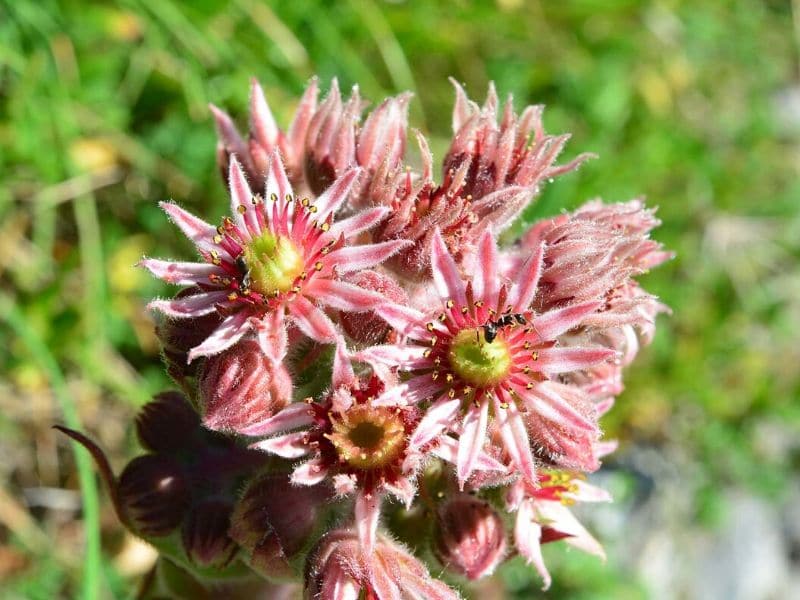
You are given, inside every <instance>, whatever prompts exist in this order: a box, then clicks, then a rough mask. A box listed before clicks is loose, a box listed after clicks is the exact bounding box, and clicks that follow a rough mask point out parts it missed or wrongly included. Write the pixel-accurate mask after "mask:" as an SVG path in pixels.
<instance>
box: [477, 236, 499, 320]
mask: <svg viewBox="0 0 800 600" xmlns="http://www.w3.org/2000/svg"><path fill="white" fill-rule="evenodd" d="M476 266H477V269H476V271H475V276H474V277H473V279H472V285H473V288H474V290H475V297H476V298H479V299H482V300H483V301H484V302H486V304H488V305H489V306H494V304H495V302H496V301H497V281H498V279H497V266H498V265H497V243H496V242H495V241H494V237H493V236H492V232H491V230H490V229H487V230H486V231H484V232H483V234H482V235H481V238H480V240H478V264H477V265H476Z"/></svg>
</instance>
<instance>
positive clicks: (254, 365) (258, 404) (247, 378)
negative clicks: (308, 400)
mask: <svg viewBox="0 0 800 600" xmlns="http://www.w3.org/2000/svg"><path fill="white" fill-rule="evenodd" d="M198 383H199V398H200V404H201V409H202V411H203V424H204V425H205V426H206V427H208V428H209V429H213V430H216V431H233V432H236V431H240V430H242V429H243V428H245V427H247V426H248V425H251V424H253V423H256V422H259V421H263V420H264V419H267V418H269V417H271V416H272V415H274V414H275V413H277V412H278V411H279V410H281V409H282V408H283V407H285V406H286V405H287V404H288V403H289V401H290V400H291V396H292V379H291V376H290V375H289V372H288V371H287V370H286V368H285V367H284V366H283V365H282V364H280V363H277V362H275V361H273V360H272V359H271V358H269V357H268V356H266V355H265V354H264V353H263V352H262V351H261V347H260V346H259V345H258V343H257V342H255V341H253V340H245V341H242V342H239V343H238V344H236V345H235V346H233V347H232V348H230V349H228V350H226V351H225V352H222V353H221V354H217V355H215V356H212V357H209V358H208V359H207V360H206V362H205V364H204V365H203V367H202V370H201V371H200V375H199V381H198Z"/></svg>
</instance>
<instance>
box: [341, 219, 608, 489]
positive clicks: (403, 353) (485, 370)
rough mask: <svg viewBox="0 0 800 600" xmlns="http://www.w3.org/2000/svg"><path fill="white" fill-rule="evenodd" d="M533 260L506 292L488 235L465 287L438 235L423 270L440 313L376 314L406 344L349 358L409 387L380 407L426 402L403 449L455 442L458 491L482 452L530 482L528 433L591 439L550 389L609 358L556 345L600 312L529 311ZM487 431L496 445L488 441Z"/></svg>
mask: <svg viewBox="0 0 800 600" xmlns="http://www.w3.org/2000/svg"><path fill="white" fill-rule="evenodd" d="M542 253H543V249H542V248H540V249H539V250H538V252H536V253H535V254H533V255H531V256H530V259H529V260H528V261H527V262H526V263H523V265H522V266H521V268H520V270H519V271H518V272H517V273H516V274H515V275H514V276H513V277H512V278H511V279H512V280H513V281H514V282H515V283H513V284H511V285H506V284H501V281H500V274H499V272H498V269H499V265H498V250H497V245H496V243H495V241H494V239H493V237H492V235H491V232H489V231H487V232H486V233H484V235H483V236H482V237H481V240H480V243H479V246H478V249H477V267H476V270H475V274H474V276H473V277H472V278H471V279H470V280H469V281H468V282H466V284H465V282H464V281H463V280H462V279H461V276H460V274H459V271H458V269H457V267H456V264H455V262H454V260H453V257H452V256H451V255H450V254H449V253H448V252H447V250H446V249H445V245H444V241H443V240H442V237H441V235H440V234H439V233H438V232H437V233H436V234H435V235H434V238H433V244H432V248H431V266H432V269H433V281H434V284H435V287H436V291H437V293H438V296H439V302H440V303H441V310H437V311H435V312H422V311H419V310H416V309H413V308H410V307H404V306H398V305H392V304H386V305H382V306H380V307H378V308H377V309H376V312H378V314H380V315H381V316H382V317H383V318H384V319H386V320H387V322H389V323H390V324H391V325H392V326H393V327H394V328H395V329H396V330H397V332H398V333H399V334H400V335H402V336H405V343H399V344H395V345H386V346H375V347H373V348H368V349H366V350H363V351H361V352H360V353H358V354H357V355H356V357H357V358H359V359H361V360H364V361H366V362H369V363H371V364H373V365H374V368H376V369H381V368H383V369H385V368H387V367H394V366H397V367H399V368H400V369H401V370H403V371H407V372H408V374H409V379H408V380H407V381H405V382H404V383H403V384H402V385H401V386H397V387H395V388H394V389H392V390H389V391H388V392H387V393H386V394H384V398H382V399H381V402H388V403H393V402H402V401H405V402H408V403H411V404H417V403H421V402H427V401H428V400H431V404H430V406H429V407H428V408H427V409H426V410H425V415H424V416H423V418H422V420H421V421H420V423H419V425H418V427H417V429H416V430H415V431H414V433H413V435H412V436H411V441H410V445H411V449H412V450H417V449H420V448H422V447H424V446H425V445H426V444H428V443H429V442H431V441H433V440H440V441H441V440H447V439H449V436H448V435H444V434H446V433H448V432H449V433H453V434H456V435H458V444H457V451H456V456H455V462H456V471H457V476H458V480H459V483H460V485H461V486H462V487H463V485H464V482H465V481H466V479H467V478H468V477H469V476H470V474H471V473H472V471H473V470H474V469H475V467H476V464H477V461H478V460H479V457H480V456H481V452H482V451H483V448H484V445H485V444H486V443H487V442H490V443H492V444H497V445H499V447H500V448H501V449H502V450H504V451H505V452H506V453H507V455H508V456H509V458H510V462H511V464H512V465H513V466H514V467H515V469H516V471H517V472H518V473H519V474H521V475H522V476H523V477H525V478H526V479H527V480H528V481H529V482H535V481H536V474H535V466H534V457H533V454H532V451H531V442H530V437H529V434H528V429H529V427H530V423H537V424H538V425H537V426H539V427H544V428H548V429H549V428H553V427H559V428H562V429H566V430H581V431H585V432H587V434H586V435H587V436H588V437H590V438H596V437H597V435H598V429H597V423H596V419H595V418H594V415H592V414H591V413H590V414H586V413H585V412H582V411H581V410H578V408H577V407H576V406H574V405H573V403H572V402H571V400H572V399H571V397H570V396H568V395H565V394H564V393H562V392H563V390H562V388H559V387H558V386H557V385H554V384H553V383H552V382H551V380H552V378H553V377H554V376H557V375H559V374H563V373H569V372H571V371H575V370H580V369H586V368H589V367H591V366H593V365H596V364H599V363H601V362H603V361H605V360H608V359H609V358H611V357H612V356H613V355H614V352H613V351H612V350H608V349H605V348H597V347H570V348H564V347H560V346H559V343H558V338H559V336H561V335H562V334H564V333H565V332H567V331H569V330H571V329H573V328H576V327H579V326H580V325H581V324H582V323H583V321H584V320H585V319H586V318H587V316H589V315H591V314H592V313H593V312H594V311H595V310H596V309H597V308H598V307H599V306H600V303H599V302H596V301H595V302H585V303H581V304H574V305H568V306H565V307H562V308H559V309H557V310H551V311H546V312H534V311H532V310H531V309H530V306H531V304H532V303H533V301H534V298H535V296H536V293H537V289H538V281H539V274H540V272H541V266H542V264H541V263H542ZM526 420H527V421H528V424H529V425H528V427H526ZM490 426H491V430H492V432H493V433H496V434H497V435H496V436H494V435H493V436H491V437H487V431H488V430H489V429H490Z"/></svg>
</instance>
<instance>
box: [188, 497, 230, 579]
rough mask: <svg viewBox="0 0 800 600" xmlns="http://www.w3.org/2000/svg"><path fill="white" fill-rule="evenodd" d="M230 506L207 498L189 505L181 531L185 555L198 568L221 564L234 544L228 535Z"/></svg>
mask: <svg viewBox="0 0 800 600" xmlns="http://www.w3.org/2000/svg"><path fill="white" fill-rule="evenodd" d="M232 511H233V506H232V504H231V503H230V502H226V501H224V500H213V499H212V500H207V501H205V502H202V503H201V504H198V505H197V506H195V507H193V508H192V510H191V511H190V512H189V515H188V517H187V519H186V522H185V523H184V524H183V528H182V530H181V540H182V541H183V548H184V550H185V551H186V556H187V557H189V560H190V561H192V563H194V564H195V565H197V566H199V567H216V568H220V567H224V566H226V565H227V564H228V563H229V562H230V561H231V560H232V559H233V556H234V555H235V554H236V551H237V549H238V548H237V546H236V542H234V541H233V540H232V539H231V537H230V536H229V535H228V528H229V527H230V520H231V512H232Z"/></svg>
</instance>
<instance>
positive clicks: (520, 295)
mask: <svg viewBox="0 0 800 600" xmlns="http://www.w3.org/2000/svg"><path fill="white" fill-rule="evenodd" d="M543 257H544V242H542V243H541V244H539V246H538V248H536V250H535V251H534V252H533V253H532V254H531V255H530V256H529V257H528V258H527V259H526V260H525V262H524V263H523V264H522V267H521V268H520V269H519V272H518V273H517V275H516V280H517V282H518V283H517V285H515V286H514V287H513V288H512V290H511V298H510V303H511V305H512V306H513V309H512V310H513V311H514V312H519V313H521V312H525V311H526V310H528V308H530V306H531V304H532V303H533V299H534V298H535V297H536V292H537V290H538V287H539V277H540V276H541V274H542V260H543Z"/></svg>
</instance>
